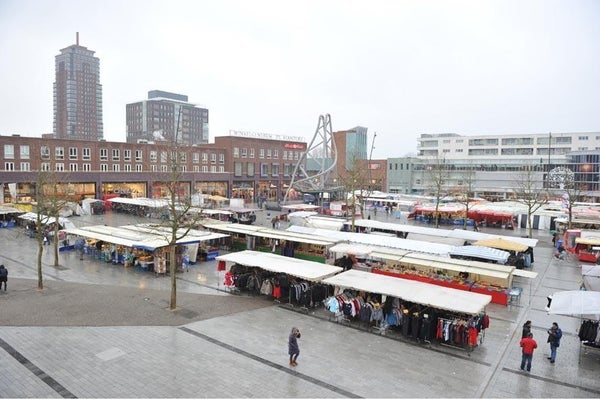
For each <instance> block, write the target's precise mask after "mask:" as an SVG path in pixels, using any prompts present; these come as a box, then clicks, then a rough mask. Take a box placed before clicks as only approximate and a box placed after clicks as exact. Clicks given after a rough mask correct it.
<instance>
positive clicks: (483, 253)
mask: <svg viewBox="0 0 600 400" xmlns="http://www.w3.org/2000/svg"><path fill="white" fill-rule="evenodd" d="M525 250H527V248H526V249H525ZM449 254H450V256H460V257H472V258H479V259H485V260H491V261H495V262H497V263H498V264H506V261H508V257H509V256H510V253H509V252H508V251H504V250H500V249H498V248H493V247H487V246H455V247H453V248H452V250H450V253H449Z"/></svg>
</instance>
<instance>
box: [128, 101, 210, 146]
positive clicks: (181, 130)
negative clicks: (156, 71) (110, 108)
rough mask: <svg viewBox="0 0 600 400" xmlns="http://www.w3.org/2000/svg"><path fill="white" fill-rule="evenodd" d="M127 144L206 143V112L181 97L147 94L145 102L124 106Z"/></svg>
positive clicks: (206, 110) (204, 109)
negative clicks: (164, 142)
mask: <svg viewBox="0 0 600 400" xmlns="http://www.w3.org/2000/svg"><path fill="white" fill-rule="evenodd" d="M126 124H127V142H128V143H137V142H158V141H169V142H174V141H177V143H180V144H187V145H190V146H191V145H200V144H207V143H208V109H206V108H201V107H197V106H196V105H194V104H191V103H189V102H188V97H187V96H185V95H182V94H176V93H170V92H165V91H162V90H151V91H149V92H148V99H147V100H142V101H139V102H136V103H131V104H127V105H126Z"/></svg>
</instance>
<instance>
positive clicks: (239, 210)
mask: <svg viewBox="0 0 600 400" xmlns="http://www.w3.org/2000/svg"><path fill="white" fill-rule="evenodd" d="M221 210H225V211H231V212H234V213H247V212H253V211H260V210H261V209H260V208H245V207H221Z"/></svg>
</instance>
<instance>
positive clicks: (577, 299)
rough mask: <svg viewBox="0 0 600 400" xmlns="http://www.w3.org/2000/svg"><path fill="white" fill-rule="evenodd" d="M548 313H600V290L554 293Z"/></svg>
mask: <svg viewBox="0 0 600 400" xmlns="http://www.w3.org/2000/svg"><path fill="white" fill-rule="evenodd" d="M548 314H561V315H598V314H600V292H595V291H590V290H567V291H564V292H556V293H554V294H553V295H552V302H551V303H550V309H549V310H548Z"/></svg>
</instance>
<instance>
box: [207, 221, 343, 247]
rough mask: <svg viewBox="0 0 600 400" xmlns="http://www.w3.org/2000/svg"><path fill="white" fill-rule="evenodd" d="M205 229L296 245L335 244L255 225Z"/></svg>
mask: <svg viewBox="0 0 600 400" xmlns="http://www.w3.org/2000/svg"><path fill="white" fill-rule="evenodd" d="M204 227H205V228H206V229H211V230H217V231H222V232H230V233H240V234H244V235H250V236H259V237H264V238H269V239H278V240H289V241H292V242H298V243H308V244H314V245H318V246H331V245H333V244H335V243H336V242H335V241H333V240H329V239H327V238H324V237H318V236H315V235H309V234H303V233H295V232H288V231H282V230H278V229H271V228H265V227H263V226H256V225H244V224H205V225H204Z"/></svg>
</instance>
